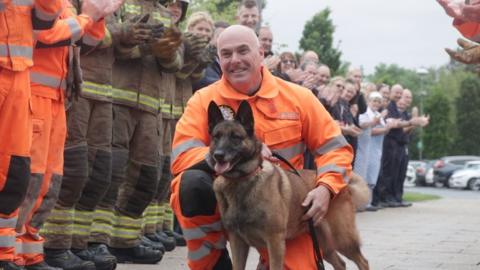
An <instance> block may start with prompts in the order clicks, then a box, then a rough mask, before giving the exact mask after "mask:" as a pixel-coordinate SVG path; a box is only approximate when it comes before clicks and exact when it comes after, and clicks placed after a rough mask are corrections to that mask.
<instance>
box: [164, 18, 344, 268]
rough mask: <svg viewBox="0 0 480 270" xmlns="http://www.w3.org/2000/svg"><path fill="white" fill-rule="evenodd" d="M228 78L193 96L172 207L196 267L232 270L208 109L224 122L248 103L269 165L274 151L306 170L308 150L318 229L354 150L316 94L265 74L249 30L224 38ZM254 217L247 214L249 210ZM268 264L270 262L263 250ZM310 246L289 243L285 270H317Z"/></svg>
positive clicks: (178, 140)
mask: <svg viewBox="0 0 480 270" xmlns="http://www.w3.org/2000/svg"><path fill="white" fill-rule="evenodd" d="M218 55H219V58H220V66H221V68H222V71H223V77H222V79H221V80H220V81H218V82H217V83H215V84H212V85H210V86H208V87H206V88H203V89H201V90H199V91H197V92H196V93H195V95H194V96H193V97H192V98H191V99H190V101H189V102H188V105H187V108H186V109H185V112H184V114H183V116H182V118H181V119H180V121H179V122H178V125H177V129H176V133H175V138H174V142H173V150H172V172H173V174H174V175H176V178H175V179H174V180H173V182H172V196H171V201H170V203H171V204H172V207H173V209H174V211H175V214H176V216H177V218H178V220H179V223H180V225H181V227H182V228H183V231H184V236H185V239H186V240H187V247H188V265H189V267H190V269H195V270H196V269H198V270H200V269H231V267H232V266H231V262H230V258H229V255H228V251H227V249H226V241H225V236H224V232H223V230H222V226H221V222H220V214H219V212H218V210H217V202H216V200H215V196H214V192H213V189H212V183H213V179H214V175H215V170H214V169H215V168H211V167H210V165H209V164H208V163H207V162H206V161H205V156H206V155H207V153H208V147H209V144H210V137H209V133H208V113H207V110H208V105H209V103H210V102H211V101H215V103H217V104H218V105H219V107H220V108H221V110H222V113H223V115H224V117H225V118H229V117H232V116H233V115H235V112H236V111H237V109H238V107H239V105H240V103H241V102H242V101H247V102H248V103H249V105H250V106H251V108H252V111H253V115H254V118H255V136H256V137H257V138H258V139H259V140H260V141H262V142H263V144H264V151H262V155H263V157H264V159H271V151H276V152H278V153H281V154H282V155H283V156H284V157H285V158H286V159H288V160H289V161H290V162H291V163H292V164H293V165H294V166H295V167H296V168H297V169H301V168H302V167H303V152H304V151H305V148H308V149H309V150H310V151H311V152H312V153H313V154H314V158H315V163H316V165H317V168H318V169H317V187H316V188H315V189H313V190H312V191H310V193H309V194H308V195H307V197H306V199H305V201H304V202H303V206H304V207H307V206H309V205H312V206H311V207H310V210H309V211H308V212H307V213H306V214H305V216H304V219H308V218H313V220H314V222H315V223H316V224H318V223H319V222H320V221H321V220H322V219H323V218H324V216H325V214H326V213H327V210H328V206H329V202H330V199H331V198H333V197H334V196H335V195H336V194H337V193H338V192H339V191H340V190H341V189H342V188H344V187H345V185H346V184H345V181H344V179H346V178H347V177H348V176H349V174H350V171H351V167H350V163H351V161H352V150H351V148H350V146H349V145H348V143H347V142H346V141H345V139H344V138H343V136H342V135H341V132H340V129H339V127H338V125H336V124H335V122H334V121H333V120H332V118H331V117H330V115H329V113H328V112H327V111H326V110H325V109H324V107H323V106H322V105H321V104H320V102H319V101H318V99H317V98H315V96H314V95H313V94H312V92H311V91H310V90H308V89H306V88H303V87H301V86H299V85H296V84H292V83H289V82H286V81H283V80H281V79H279V78H277V77H274V76H273V75H272V74H270V72H269V71H268V69H267V68H263V66H262V61H263V50H262V48H261V46H260V44H259V41H258V39H257V37H256V35H255V33H254V32H253V30H251V29H250V28H247V27H245V26H240V25H234V26H231V27H229V28H227V29H225V30H224V31H223V32H222V34H221V35H220V37H219V39H218ZM245 211H248V209H245ZM260 254H261V259H262V261H263V262H265V263H266V262H267V261H268V258H267V257H268V256H267V254H266V252H265V250H260ZM313 254H314V253H313V249H312V241H311V239H310V236H309V235H308V234H307V233H305V234H302V235H300V236H298V237H296V238H295V239H291V240H288V241H287V244H286V255H285V262H284V265H285V269H302V270H308V269H312V270H313V269H316V265H315V258H314V255H313Z"/></svg>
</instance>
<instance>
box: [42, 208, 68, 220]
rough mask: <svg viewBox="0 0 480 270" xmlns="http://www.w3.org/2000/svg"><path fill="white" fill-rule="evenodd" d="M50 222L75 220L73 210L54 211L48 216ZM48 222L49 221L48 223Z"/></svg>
mask: <svg viewBox="0 0 480 270" xmlns="http://www.w3.org/2000/svg"><path fill="white" fill-rule="evenodd" d="M48 220H49V221H50V220H57V221H58V220H60V221H64V220H73V209H69V210H60V209H53V211H52V212H51V213H50V215H49V216H48ZM47 222H48V221H47Z"/></svg>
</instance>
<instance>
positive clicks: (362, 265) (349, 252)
mask: <svg viewBox="0 0 480 270" xmlns="http://www.w3.org/2000/svg"><path fill="white" fill-rule="evenodd" d="M340 253H342V254H343V255H345V257H347V258H348V259H350V260H352V261H354V262H355V264H356V265H357V266H358V269H360V270H369V269H370V267H369V266H368V261H367V259H366V258H365V257H364V256H363V254H362V251H361V250H360V245H359V244H355V245H353V246H352V247H350V248H345V249H342V250H340Z"/></svg>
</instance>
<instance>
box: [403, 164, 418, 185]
mask: <svg viewBox="0 0 480 270" xmlns="http://www.w3.org/2000/svg"><path fill="white" fill-rule="evenodd" d="M416 179H417V176H416V175H415V168H414V167H413V166H412V165H410V164H409V165H408V167H407V175H406V176H405V182H403V186H405V187H413V186H415V183H416Z"/></svg>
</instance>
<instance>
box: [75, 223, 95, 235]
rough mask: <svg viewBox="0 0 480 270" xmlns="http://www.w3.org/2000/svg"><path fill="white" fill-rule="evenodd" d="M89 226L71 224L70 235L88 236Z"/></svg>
mask: <svg viewBox="0 0 480 270" xmlns="http://www.w3.org/2000/svg"><path fill="white" fill-rule="evenodd" d="M90 229H91V225H80V224H73V229H72V234H75V235H90Z"/></svg>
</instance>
